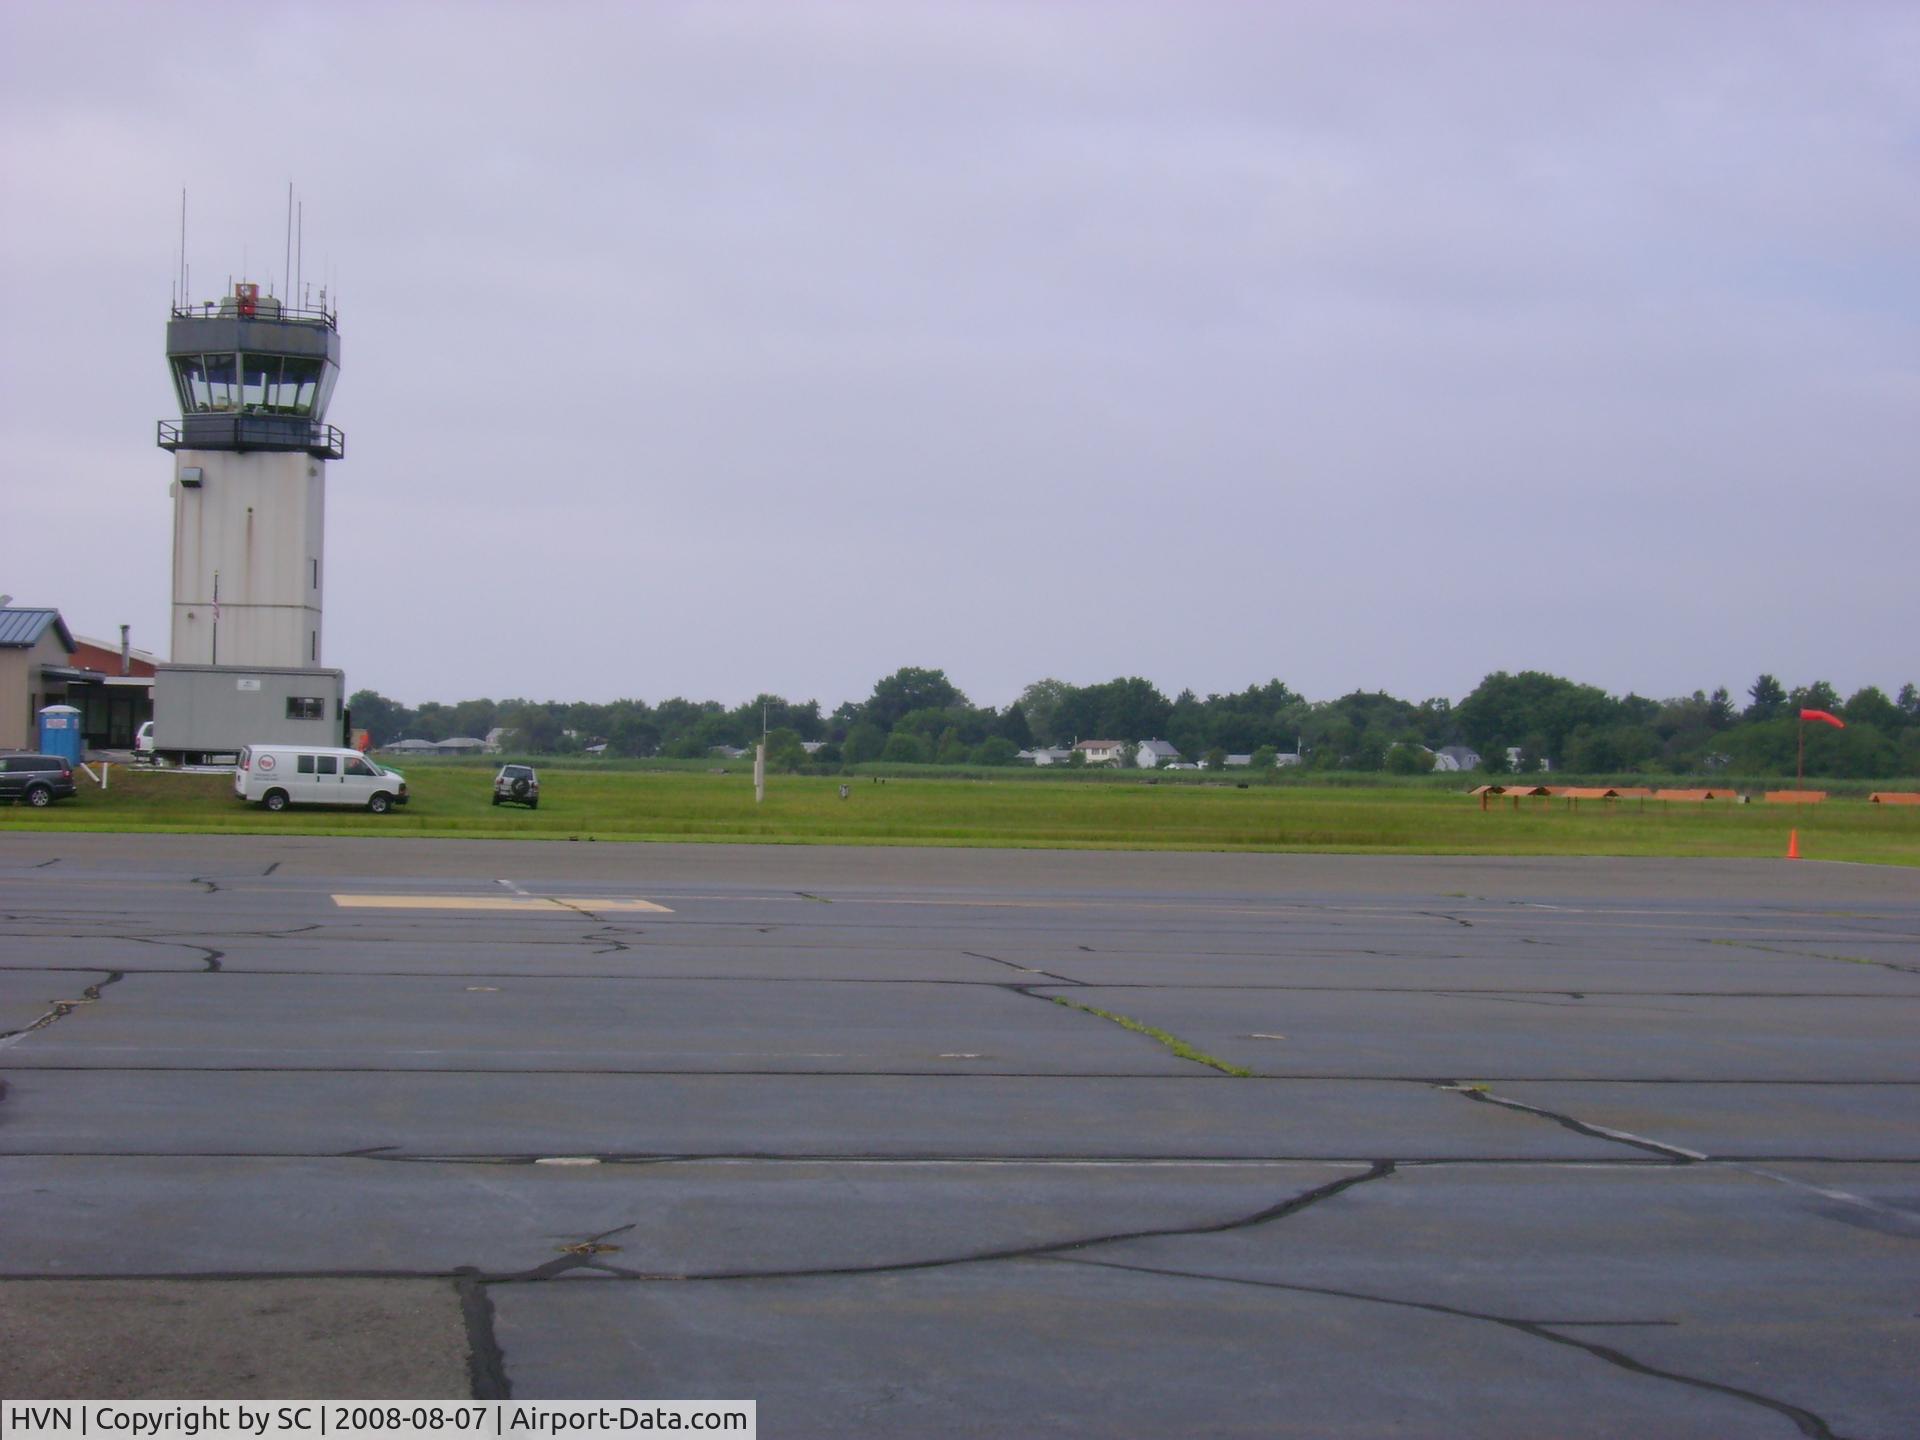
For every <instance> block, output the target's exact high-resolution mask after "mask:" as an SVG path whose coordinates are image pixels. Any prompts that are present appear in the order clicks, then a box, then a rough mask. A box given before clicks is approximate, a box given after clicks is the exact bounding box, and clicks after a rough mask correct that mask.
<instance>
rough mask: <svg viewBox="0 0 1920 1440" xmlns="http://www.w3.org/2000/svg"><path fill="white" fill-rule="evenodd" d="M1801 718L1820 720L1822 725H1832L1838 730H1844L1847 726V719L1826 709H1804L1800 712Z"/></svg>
mask: <svg viewBox="0 0 1920 1440" xmlns="http://www.w3.org/2000/svg"><path fill="white" fill-rule="evenodd" d="M1800 718H1801V719H1802V720H1818V721H1819V722H1820V723H1821V724H1822V725H1831V726H1833V728H1834V729H1836V730H1844V729H1846V728H1847V722H1846V721H1844V720H1842V719H1841V718H1840V717H1839V716H1838V715H1834V714H1832V713H1830V712H1828V711H1826V710H1802V711H1801V712H1800Z"/></svg>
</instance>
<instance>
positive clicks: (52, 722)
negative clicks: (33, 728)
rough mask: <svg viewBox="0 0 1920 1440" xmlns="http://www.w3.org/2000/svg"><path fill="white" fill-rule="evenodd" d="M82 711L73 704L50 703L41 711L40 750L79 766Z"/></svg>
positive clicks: (44, 753)
mask: <svg viewBox="0 0 1920 1440" xmlns="http://www.w3.org/2000/svg"><path fill="white" fill-rule="evenodd" d="M80 741H81V736H80V712H79V711H78V710H76V709H74V708H73V706H71V705H49V706H47V708H46V709H44V710H42V711H41V712H40V752H41V753H42V754H43V755H58V756H59V757H60V758H61V759H62V760H64V761H66V762H67V763H68V764H69V765H72V766H74V767H76V768H77V767H78V766H79V764H80V750H81V744H80Z"/></svg>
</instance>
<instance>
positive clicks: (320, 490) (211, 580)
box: [160, 284, 346, 668]
mask: <svg viewBox="0 0 1920 1440" xmlns="http://www.w3.org/2000/svg"><path fill="white" fill-rule="evenodd" d="M167 363H168V365H169V366H170V367H171V369H172V371H173V383H174V388H175V390H176V391H178V392H179V397H180V419H179V420H178V421H173V420H162V421H161V422H160V448H161V449H163V450H171V451H172V452H173V456H174V476H173V480H174V483H173V615H172V622H173V627H172V628H173V639H172V647H171V652H170V654H171V659H172V662H173V663H174V664H175V665H221V666H253V667H260V666H274V667H285V668H310V667H315V666H318V665H319V664H320V647H321V639H322V636H321V625H320V610H321V599H322V597H323V595H324V593H325V592H324V590H323V588H322V586H323V582H324V578H325V565H324V563H323V562H324V560H325V550H324V542H325V534H326V503H327V477H326V469H327V461H329V460H338V459H340V458H341V457H342V455H344V454H345V450H346V437H345V436H343V435H342V434H341V433H340V432H339V431H338V430H337V429H335V428H334V427H333V426H331V425H329V424H327V423H326V418H327V402H328V400H329V399H331V398H332V395H333V386H334V381H335V380H337V379H338V378H339V375H340V331H339V326H338V324H337V322H336V317H335V316H334V314H333V313H332V312H331V311H328V310H325V309H319V310H311V309H294V308H293V307H291V306H287V305H283V304H282V303H281V302H280V301H278V300H276V299H274V298H273V297H272V296H269V295H262V294H261V293H260V287H259V286H257V285H244V284H243V285H237V286H235V287H234V293H233V294H232V295H229V296H227V297H226V298H225V299H223V300H220V301H218V302H217V303H215V302H212V301H209V302H208V303H207V304H205V305H203V306H199V307H197V308H196V307H189V308H176V309H175V310H174V311H173V314H172V316H171V318H170V319H169V320H168V322H167Z"/></svg>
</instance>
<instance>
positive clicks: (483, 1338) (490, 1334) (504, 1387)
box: [453, 1266, 513, 1400]
mask: <svg viewBox="0 0 1920 1440" xmlns="http://www.w3.org/2000/svg"><path fill="white" fill-rule="evenodd" d="M453 1289H454V1294H455V1295H457V1296H458V1297H459V1300H460V1319H461V1321H462V1323H463V1324H464V1325H465V1326H466V1331H467V1387H468V1390H469V1391H470V1392H471V1393H470V1396H469V1398H471V1399H474V1400H511V1399H512V1398H513V1383H512V1381H511V1380H509V1379H508V1378H507V1360H506V1356H505V1355H503V1354H502V1353H501V1350H500V1340H499V1337H498V1335H497V1334H496V1333H495V1329H494V1313H493V1296H492V1295H491V1294H489V1293H488V1290H487V1287H486V1285H485V1284H484V1283H483V1282H482V1281H481V1279H480V1272H479V1271H478V1270H475V1269H473V1268H472V1267H471V1266H463V1267H461V1269H459V1270H457V1271H455V1272H454V1282H453Z"/></svg>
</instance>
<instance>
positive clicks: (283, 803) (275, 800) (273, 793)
mask: <svg viewBox="0 0 1920 1440" xmlns="http://www.w3.org/2000/svg"><path fill="white" fill-rule="evenodd" d="M261 803H262V804H263V805H265V806H266V807H267V809H269V810H275V811H278V810H284V809H286V808H287V792H286V791H284V790H269V791H267V794H266V798H265V799H264V800H262V801H261Z"/></svg>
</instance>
